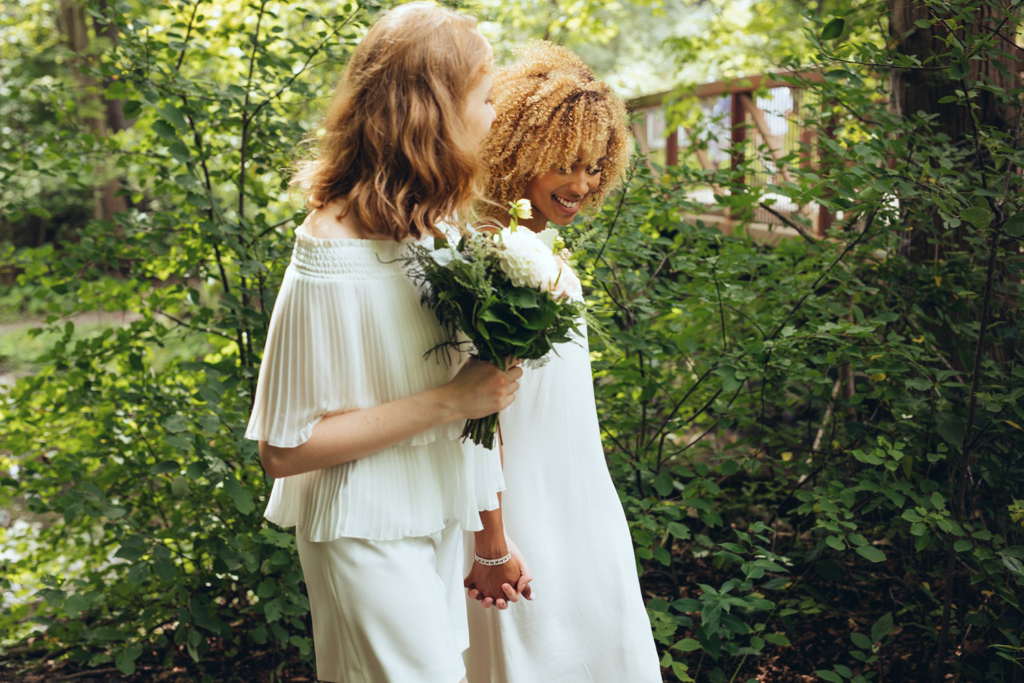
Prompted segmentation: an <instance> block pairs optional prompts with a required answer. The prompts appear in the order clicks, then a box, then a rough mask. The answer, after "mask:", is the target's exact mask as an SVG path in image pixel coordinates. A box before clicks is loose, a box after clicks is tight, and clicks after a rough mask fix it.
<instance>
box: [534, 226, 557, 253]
mask: <svg viewBox="0 0 1024 683" xmlns="http://www.w3.org/2000/svg"><path fill="white" fill-rule="evenodd" d="M536 234H537V239H539V240H540V241H541V242H543V243H544V244H545V245H546V246H547V248H548V249H550V250H551V253H552V254H553V253H555V251H557V250H556V249H555V240H556V239H557V238H558V231H557V230H555V229H554V228H544V229H543V230H541V231H540V232H538V233H536Z"/></svg>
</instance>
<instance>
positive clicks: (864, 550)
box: [857, 545, 885, 562]
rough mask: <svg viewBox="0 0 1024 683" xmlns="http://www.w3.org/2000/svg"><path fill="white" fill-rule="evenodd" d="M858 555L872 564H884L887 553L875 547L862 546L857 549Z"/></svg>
mask: <svg viewBox="0 0 1024 683" xmlns="http://www.w3.org/2000/svg"><path fill="white" fill-rule="evenodd" d="M857 554H858V555H860V556H861V557H863V558H864V559H866V560H868V561H870V562H884V561H885V553H883V552H882V551H881V550H879V549H878V548H876V547H875V546H873V545H862V546H860V547H859V548H857Z"/></svg>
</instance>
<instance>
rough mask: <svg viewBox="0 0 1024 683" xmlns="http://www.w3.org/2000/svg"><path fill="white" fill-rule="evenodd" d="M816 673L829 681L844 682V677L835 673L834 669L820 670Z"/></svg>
mask: <svg viewBox="0 0 1024 683" xmlns="http://www.w3.org/2000/svg"><path fill="white" fill-rule="evenodd" d="M814 673H816V674H817V675H818V678H820V679H821V680H823V681H828V682H829V683H843V677H842V676H840V675H839V674H837V673H835V672H834V671H824V670H819V671H815V672H814Z"/></svg>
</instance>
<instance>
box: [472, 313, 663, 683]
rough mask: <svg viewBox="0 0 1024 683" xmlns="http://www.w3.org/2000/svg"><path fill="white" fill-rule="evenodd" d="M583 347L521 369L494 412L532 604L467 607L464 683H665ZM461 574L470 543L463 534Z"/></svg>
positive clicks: (509, 528) (508, 503) (509, 518)
mask: <svg viewBox="0 0 1024 683" xmlns="http://www.w3.org/2000/svg"><path fill="white" fill-rule="evenodd" d="M583 333H584V337H583V340H582V341H579V340H577V341H575V342H570V343H567V344H562V345H559V346H557V347H556V350H557V351H558V353H559V354H560V357H558V356H552V357H551V358H550V360H549V361H548V363H547V364H546V365H544V366H542V367H539V368H530V367H526V368H524V372H523V376H522V378H521V380H520V387H519V391H518V392H517V393H516V400H515V402H514V403H512V405H510V406H509V407H508V408H506V409H505V410H504V411H502V413H501V433H502V436H503V438H504V452H505V484H506V489H505V491H504V493H503V494H502V499H501V502H502V513H503V518H504V521H505V530H506V532H507V533H508V535H509V537H510V538H511V539H512V540H513V541H514V542H515V544H516V545H517V546H518V547H519V550H520V551H522V553H523V557H524V558H525V559H526V561H527V562H528V563H529V565H530V569H531V571H532V572H533V577H534V579H533V583H532V584H531V586H532V587H533V589H534V591H535V593H536V595H535V596H534V599H533V600H532V601H526V600H520V601H519V602H518V603H515V604H512V605H510V606H509V608H508V609H507V610H498V609H495V608H493V607H492V608H490V609H484V608H483V607H481V606H480V604H479V603H478V602H477V601H476V600H471V599H469V598H468V597H467V599H466V600H467V604H466V607H467V610H468V612H469V629H470V648H469V650H468V651H466V653H465V654H464V658H465V660H466V670H467V672H468V676H469V683H661V680H662V677H661V667H660V664H659V660H658V653H657V650H656V648H655V645H654V637H653V635H652V631H651V624H650V621H649V619H648V617H647V611H646V609H645V608H644V602H643V597H642V595H641V592H640V583H639V580H638V578H637V571H636V560H635V558H634V554H633V544H632V539H631V537H630V533H629V528H628V526H627V523H626V517H625V514H624V513H623V510H622V504H621V503H620V501H619V497H618V494H617V493H616V491H615V487H614V485H613V484H612V480H611V476H610V475H609V473H608V466H607V463H606V462H605V456H604V449H603V447H602V445H601V434H600V427H599V425H598V419H597V409H596V406H595V403H594V387H593V377H592V375H591V366H590V353H589V349H588V346H587V340H586V329H585V327H583ZM466 542H467V553H466V554H467V567H468V566H469V565H470V564H471V558H472V557H473V535H472V534H470V533H467V534H466Z"/></svg>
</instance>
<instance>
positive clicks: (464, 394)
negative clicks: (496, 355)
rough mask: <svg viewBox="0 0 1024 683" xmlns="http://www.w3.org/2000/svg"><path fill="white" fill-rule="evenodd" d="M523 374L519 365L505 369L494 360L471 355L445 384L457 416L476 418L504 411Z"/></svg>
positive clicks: (458, 417)
mask: <svg viewBox="0 0 1024 683" xmlns="http://www.w3.org/2000/svg"><path fill="white" fill-rule="evenodd" d="M522 376H523V369H522V368H520V367H516V366H512V367H510V368H509V369H508V370H505V371H502V370H499V369H498V367H497V366H496V365H494V364H493V363H488V362H486V361H482V360H480V359H479V358H476V357H470V359H469V360H467V361H466V363H465V364H464V365H463V366H462V367H461V368H459V372H458V374H456V375H455V377H453V378H452V380H451V381H450V382H448V384H446V385H445V389H446V390H447V391H448V395H449V396H450V400H451V402H452V408H453V411H454V413H455V415H456V419H467V420H475V419H479V418H482V417H487V416H488V415H493V414H494V413H498V412H501V410H502V409H504V408H506V407H507V406H508V405H510V404H511V403H512V401H514V400H515V393H516V390H517V389H519V378H520V377H522Z"/></svg>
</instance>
